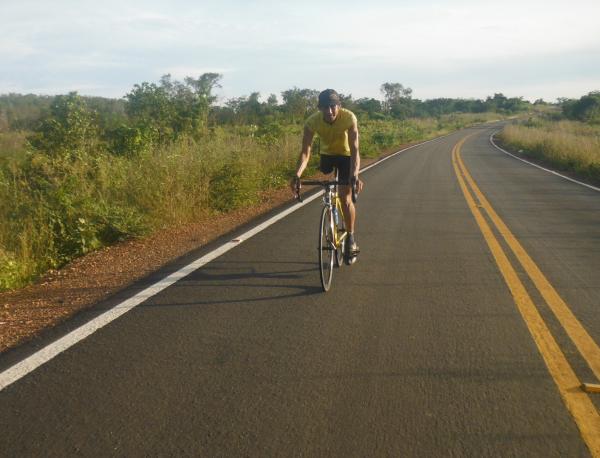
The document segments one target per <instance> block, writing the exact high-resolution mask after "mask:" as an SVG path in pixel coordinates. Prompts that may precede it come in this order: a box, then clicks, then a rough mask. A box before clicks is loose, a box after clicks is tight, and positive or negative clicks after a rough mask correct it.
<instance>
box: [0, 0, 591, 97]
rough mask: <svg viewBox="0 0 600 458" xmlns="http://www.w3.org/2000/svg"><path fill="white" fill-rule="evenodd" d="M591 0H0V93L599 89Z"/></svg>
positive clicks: (427, 93)
mask: <svg viewBox="0 0 600 458" xmlns="http://www.w3.org/2000/svg"><path fill="white" fill-rule="evenodd" d="M599 18H600V1H598V0H571V1H568V2H567V1H564V0H561V1H555V0H545V1H540V0H502V1H501V2H498V1H497V0H496V1H493V2H492V1H488V0H440V1H435V2H426V1H417V0H395V1H391V0H389V1H388V0H361V1H355V0H344V1H340V0H328V1H324V0H319V1H315V0H301V1H294V2H291V1H286V0H280V1H267V0H262V1H261V0H259V1H252V0H211V1H204V0H170V1H165V0H161V1H154V0H144V1H141V0H120V1H116V0H102V1H98V0H94V1H88V0H53V1H43V0H35V1H34V0H20V1H14V0H0V94H6V93H10V92H13V93H23V94H24V93H35V94H48V95H53V94H64V93H67V92H70V91H77V92H79V93H80V94H82V95H94V96H104V97H111V98H121V97H123V96H124V95H125V94H127V93H128V92H130V91H131V90H132V89H133V86H134V85H135V84H140V83H142V82H149V83H158V81H159V80H160V77H161V76H162V75H165V74H171V75H172V77H173V78H174V79H176V80H183V79H184V78H185V77H186V76H191V77H195V78H197V77H198V76H200V75H201V74H202V73H205V72H216V73H219V74H221V75H222V79H221V88H219V89H217V90H216V95H217V96H218V97H219V101H220V102H224V101H226V100H227V99H229V98H233V97H242V96H247V95H250V93H252V92H260V94H261V98H262V99H263V100H266V98H267V97H268V96H269V95H270V94H275V95H277V96H278V97H279V100H280V101H281V97H280V94H281V92H282V91H285V90H287V89H291V88H293V87H298V88H309V89H317V90H322V89H325V88H334V89H336V90H338V92H341V93H343V94H346V95H348V94H351V95H352V96H353V97H354V98H361V97H374V98H378V99H382V94H381V93H380V90H379V88H380V86H381V85H382V84H383V83H386V82H390V83H401V84H402V85H404V86H405V87H410V88H412V90H413V97H415V98H418V99H421V100H426V99H432V98H437V97H452V98H482V99H483V98H485V97H487V96H493V94H494V93H497V92H501V93H503V94H504V95H505V96H507V97H523V98H525V99H526V100H530V101H534V100H536V99H538V98H542V99H544V100H546V101H550V102H553V101H555V100H556V99H557V98H559V97H568V98H579V97H581V96H582V95H585V94H587V93H588V92H590V91H593V90H600V26H598V23H599Z"/></svg>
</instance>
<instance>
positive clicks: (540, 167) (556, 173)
mask: <svg viewBox="0 0 600 458" xmlns="http://www.w3.org/2000/svg"><path fill="white" fill-rule="evenodd" d="M498 132H500V131H499V130H497V131H496V132H494V133H492V135H490V143H491V144H492V145H494V146H495V147H496V148H498V149H499V150H500V151H502V152H503V153H504V154H508V155H509V156H511V157H514V158H515V159H518V160H519V161H521V162H525V164H529V165H532V166H534V167H537V168H538V169H542V170H543V171H545V172H548V173H551V174H553V175H556V176H559V177H561V178H564V179H565V180H569V181H572V182H573V183H577V184H578V185H581V186H585V187H586V188H590V189H593V190H594V191H598V192H600V188H597V187H596V186H592V185H591V184H587V183H582V182H581V181H577V180H574V179H573V178H569V177H567V176H565V175H562V174H560V173H558V172H557V171H555V170H551V169H547V168H545V167H542V166H541V165H538V164H535V163H533V162H529V161H526V160H525V159H523V158H520V157H519V156H515V155H514V154H512V153H509V152H508V151H506V150H505V149H502V148H500V147H499V146H498V145H496V143H494V135H496V134H497V133H498Z"/></svg>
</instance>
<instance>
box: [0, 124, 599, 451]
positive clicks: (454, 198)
mask: <svg viewBox="0 0 600 458" xmlns="http://www.w3.org/2000/svg"><path fill="white" fill-rule="evenodd" d="M494 130H497V126H496V127H494V126H489V125H488V126H483V127H477V128H470V129H465V130H462V131H460V132H456V133H454V134H451V135H449V136H447V137H444V138H441V139H437V140H435V141H431V142H428V143H426V144H423V145H420V146H418V147H415V148H412V149H409V150H406V151H404V152H402V153H400V154H398V155H397V156H395V157H393V158H390V159H389V160H386V161H385V162H383V163H382V164H380V165H378V166H376V167H373V168H372V169H370V170H368V171H366V172H365V173H364V174H363V178H364V181H365V183H366V185H365V189H364V192H363V193H362V194H361V196H360V199H359V203H358V215H359V216H358V221H357V241H358V243H359V245H360V247H361V254H360V258H359V260H358V262H357V263H356V264H355V265H353V266H351V267H347V266H343V267H342V268H341V269H339V270H336V271H335V273H334V278H333V285H332V289H331V291H330V292H328V293H326V294H325V293H322V292H321V289H320V283H319V273H318V266H317V263H316V256H317V251H316V246H317V245H316V244H317V239H316V238H317V224H318V215H319V211H320V204H319V199H317V200H315V201H313V202H312V203H310V204H308V205H306V206H304V207H302V208H301V209H299V210H298V211H296V212H294V213H292V214H290V215H289V216H287V217H286V218H284V219H282V220H281V221H279V222H277V223H275V224H273V225H271V226H270V227H268V228H267V229H265V230H264V231H262V232H260V233H258V234H257V235H255V236H254V237H252V238H250V239H248V240H245V241H243V243H239V245H238V246H236V247H235V248H233V249H231V250H230V251H227V252H226V253H224V254H223V255H221V256H220V257H218V258H217V259H215V260H214V261H212V262H210V263H208V264H206V265H204V266H203V267H201V268H199V269H198V270H196V271H194V272H192V273H191V274H189V275H188V276H186V277H185V278H183V279H181V280H180V281H178V282H177V283H175V284H173V285H171V286H169V287H168V288H166V289H164V290H162V291H160V292H159V293H158V294H156V295H154V296H152V297H149V298H148V299H147V300H146V301H144V302H143V303H141V304H140V305H138V306H137V307H135V308H133V309H132V310H130V311H129V312H128V313H125V314H123V315H122V316H121V317H120V318H118V319H116V320H114V321H112V322H111V323H109V324H108V325H106V326H105V327H103V328H102V329H100V330H98V331H97V332H95V333H93V334H92V335H90V336H89V337H87V338H86V339H84V340H82V341H81V342H79V343H77V344H75V345H73V346H72V347H71V348H69V349H67V350H66V351H64V352H62V353H60V354H59V355H58V356H56V357H55V358H53V359H51V360H50V361H48V362H47V363H45V364H43V365H42V366H40V367H38V368H37V369H35V370H33V371H31V372H29V373H27V374H26V375H24V376H23V377H21V378H19V379H18V380H16V381H14V382H12V383H10V384H9V385H8V386H6V387H5V388H4V389H3V390H2V391H0V432H1V434H0V455H3V456H61V457H63V456H210V457H213V456H343V457H351V456H357V457H365V456H424V457H425V456H427V457H430V456H540V457H564V456H591V455H594V454H596V455H599V456H600V448H599V447H600V445H599V441H600V434H598V433H599V432H600V421H599V419H598V418H599V416H598V412H599V411H600V410H599V409H600V393H599V394H594V393H585V392H583V391H582V390H581V389H580V388H579V384H580V383H582V382H588V383H600V382H599V380H598V379H599V377H600V374H599V367H600V366H599V365H600V353H598V346H597V342H600V315H599V313H598V310H599V307H600V192H597V191H595V190H592V189H589V188H586V187H583V186H580V185H577V184H575V183H572V182H569V181H566V180H564V179H562V178H560V177H557V176H554V175H551V174H548V173H546V172H544V171H541V170H539V169H537V168H534V167H531V166H529V165H526V164H523V163H522V162H520V161H518V160H516V159H514V158H512V157H509V156H507V155H505V154H504V153H502V152H501V151H499V150H498V149H497V148H495V147H494V146H492V144H491V143H490V141H489V137H490V134H491V133H492V132H493V131H494ZM237 236H238V234H234V235H232V236H231V237H230V238H235V237H237ZM215 246H216V245H215ZM210 248H214V246H213V247H210ZM207 251H208V248H207V249H205V250H203V251H202V252H199V253H195V254H194V256H196V257H199V256H202V255H204V254H206V252H207ZM191 259H192V257H191V256H190V257H188V258H186V259H182V260H179V261H178V262H177V263H175V264H174V265H172V266H170V267H169V268H168V269H166V270H165V271H163V272H160V273H158V274H157V275H155V276H154V277H153V278H151V279H148V280H147V281H146V282H143V284H140V285H136V287H134V288H131V289H130V290H128V291H126V292H124V293H123V294H121V295H120V297H117V298H113V299H112V300H111V301H108V302H107V303H104V304H100V305H99V306H98V307H97V308H96V309H95V310H94V311H92V312H87V313H85V314H83V315H81V316H79V317H77V318H76V319H74V320H72V321H70V322H69V323H67V324H65V325H63V326H61V327H59V328H57V329H56V330H55V331H54V332H53V333H50V334H49V335H47V336H46V337H45V338H44V339H42V340H41V341H36V342H34V343H32V344H30V345H28V346H25V347H22V348H19V349H17V350H15V351H12V352H9V353H8V354H6V355H3V356H2V358H0V370H6V369H8V368H9V367H10V366H11V365H13V364H15V363H17V362H18V361H20V360H22V359H23V358H25V357H27V356H28V355H30V354H33V353H34V352H35V351H37V350H38V349H41V348H43V347H44V345H46V344H47V343H49V342H50V341H51V340H52V339H56V338H58V337H60V336H61V335H63V334H65V333H66V332H67V331H69V330H71V329H74V328H76V327H77V326H79V325H80V324H82V323H83V322H85V321H86V320H89V319H91V318H93V317H94V316H96V315H98V314H100V313H101V312H103V311H104V310H107V309H108V308H110V307H111V306H113V305H115V304H117V307H118V303H119V301H121V300H123V299H125V298H126V297H127V295H131V294H134V293H136V292H138V291H140V290H142V289H143V288H145V287H146V286H148V285H149V284H150V283H151V282H152V281H154V280H156V279H158V278H160V276H164V275H166V274H168V273H169V272H171V271H174V270H176V269H178V268H179V267H181V266H183V265H185V264H186V263H188V262H190V260H191ZM26 361H27V360H26Z"/></svg>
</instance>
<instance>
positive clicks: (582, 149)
mask: <svg viewBox="0 0 600 458" xmlns="http://www.w3.org/2000/svg"><path fill="white" fill-rule="evenodd" d="M500 139H501V141H502V142H503V143H504V144H505V145H507V146H509V147H510V148H512V149H514V150H520V151H522V153H523V154H524V155H526V156H529V157H530V158H532V159H535V160H539V161H543V162H545V163H548V164H549V165H552V166H554V167H556V168H558V169H560V170H563V171H569V172H574V173H576V174H578V175H579V176H581V177H582V178H584V179H588V180H590V181H592V182H594V183H597V184H600V126H597V125H590V124H586V123H582V122H577V121H552V120H548V119H530V120H528V121H526V122H523V123H520V124H511V125H508V126H506V127H505V128H504V129H503V131H502V132H501V133H500Z"/></svg>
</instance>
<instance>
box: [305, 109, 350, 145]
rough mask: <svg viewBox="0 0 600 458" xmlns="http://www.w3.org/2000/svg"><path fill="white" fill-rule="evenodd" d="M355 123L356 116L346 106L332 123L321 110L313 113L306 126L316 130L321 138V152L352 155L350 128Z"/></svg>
mask: <svg viewBox="0 0 600 458" xmlns="http://www.w3.org/2000/svg"><path fill="white" fill-rule="evenodd" d="M355 124H356V116H355V115H354V113H352V112H351V111H350V110H346V109H345V108H340V111H339V112H338V115H337V117H336V118H335V121H333V123H332V124H329V123H328V122H326V121H325V120H323V114H322V113H321V112H320V111H317V112H316V113H313V114H312V115H310V116H309V117H308V119H307V120H306V127H308V128H309V129H310V130H312V131H313V132H316V133H317V134H318V135H319V137H320V138H321V154H328V155H331V156H350V145H349V144H348V129H350V128H351V127H352V126H353V125H355Z"/></svg>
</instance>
